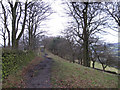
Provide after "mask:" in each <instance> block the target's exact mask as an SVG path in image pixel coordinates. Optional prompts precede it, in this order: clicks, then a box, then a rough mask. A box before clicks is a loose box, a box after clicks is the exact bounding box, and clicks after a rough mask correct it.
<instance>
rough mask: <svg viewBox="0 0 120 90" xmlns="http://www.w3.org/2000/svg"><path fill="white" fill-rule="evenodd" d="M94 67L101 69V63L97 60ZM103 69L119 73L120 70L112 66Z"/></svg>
mask: <svg viewBox="0 0 120 90" xmlns="http://www.w3.org/2000/svg"><path fill="white" fill-rule="evenodd" d="M75 61H76V62H78V60H75ZM90 66H91V67H92V61H91V65H90ZM95 68H98V69H102V70H103V68H102V65H101V64H100V63H99V62H95ZM105 70H108V71H114V72H116V73H120V70H118V69H117V68H114V67H109V66H107V68H106V69H105Z"/></svg>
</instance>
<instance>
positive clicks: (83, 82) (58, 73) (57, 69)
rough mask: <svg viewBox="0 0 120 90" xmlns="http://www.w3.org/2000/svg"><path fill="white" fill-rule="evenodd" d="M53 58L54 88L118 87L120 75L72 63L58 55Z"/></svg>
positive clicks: (52, 77) (52, 76)
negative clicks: (119, 76)
mask: <svg viewBox="0 0 120 90" xmlns="http://www.w3.org/2000/svg"><path fill="white" fill-rule="evenodd" d="M48 54H49V57H51V58H53V60H54V63H53V65H52V72H51V82H52V85H53V88H117V87H118V77H117V76H116V75H112V74H109V73H105V72H101V71H98V70H94V69H91V68H87V67H84V66H81V65H78V64H73V63H70V62H68V61H66V60H64V59H62V58H60V57H58V56H56V55H53V54H51V53H49V52H48Z"/></svg>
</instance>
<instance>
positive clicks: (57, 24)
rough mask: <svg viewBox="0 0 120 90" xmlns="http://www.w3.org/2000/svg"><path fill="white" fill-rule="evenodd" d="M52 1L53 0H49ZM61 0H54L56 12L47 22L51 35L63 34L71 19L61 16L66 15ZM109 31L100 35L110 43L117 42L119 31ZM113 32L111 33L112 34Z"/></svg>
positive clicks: (53, 6)
mask: <svg viewBox="0 0 120 90" xmlns="http://www.w3.org/2000/svg"><path fill="white" fill-rule="evenodd" d="M49 1H52V0H49ZM61 3H62V1H61V0H53V1H52V4H51V5H52V8H53V10H54V11H55V12H56V13H54V14H52V15H51V16H50V18H51V20H50V21H49V22H47V26H48V27H49V28H46V29H47V30H49V32H48V33H49V34H50V36H58V35H61V31H62V30H64V29H65V27H66V25H67V21H68V20H69V18H68V17H61V16H64V15H65V13H64V12H65V11H64V8H65V6H64V5H62V4H61ZM106 31H108V32H109V33H108V34H106V35H104V34H100V35H99V36H100V37H102V38H103V40H105V41H106V42H109V43H117V42H118V32H115V31H113V30H110V29H106ZM110 33H111V34H110Z"/></svg>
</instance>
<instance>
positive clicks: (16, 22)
mask: <svg viewBox="0 0 120 90" xmlns="http://www.w3.org/2000/svg"><path fill="white" fill-rule="evenodd" d="M8 3H9V6H10V12H11V18H12V48H13V49H17V48H18V43H19V40H20V38H21V36H22V34H23V32H24V29H25V23H26V17H27V8H28V6H29V4H30V2H28V1H27V0H26V1H25V3H24V4H23V5H22V3H21V2H18V0H16V1H15V4H13V1H9V0H8ZM22 16H23V17H22ZM21 19H22V20H21ZM20 20H21V22H20ZM22 21H23V22H22ZM20 28H21V29H20ZM19 29H20V33H18V30H19Z"/></svg>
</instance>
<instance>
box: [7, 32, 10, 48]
mask: <svg viewBox="0 0 120 90" xmlns="http://www.w3.org/2000/svg"><path fill="white" fill-rule="evenodd" d="M7 32H8V47H10V31H9V30H7Z"/></svg>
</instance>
